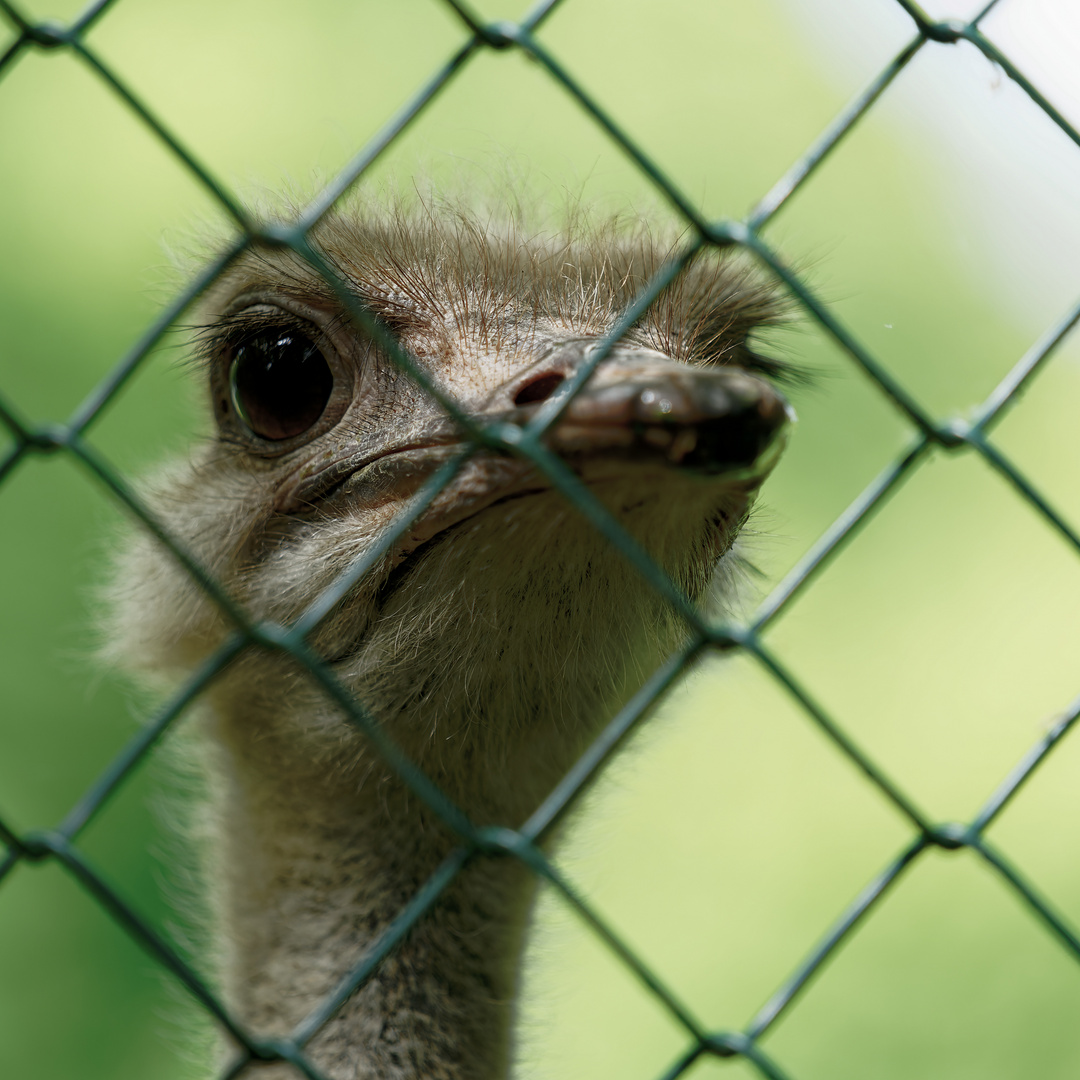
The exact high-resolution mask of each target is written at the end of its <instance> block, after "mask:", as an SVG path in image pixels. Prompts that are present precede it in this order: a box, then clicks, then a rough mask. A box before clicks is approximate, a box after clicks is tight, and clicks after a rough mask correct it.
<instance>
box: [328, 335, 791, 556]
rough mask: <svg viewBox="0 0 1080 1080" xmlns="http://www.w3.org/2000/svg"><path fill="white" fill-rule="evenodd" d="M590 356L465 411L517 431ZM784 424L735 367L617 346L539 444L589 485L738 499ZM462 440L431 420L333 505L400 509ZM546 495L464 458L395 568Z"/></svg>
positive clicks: (569, 353)
mask: <svg viewBox="0 0 1080 1080" xmlns="http://www.w3.org/2000/svg"><path fill="white" fill-rule="evenodd" d="M590 347H592V344H590V343H586V342H574V343H571V344H570V345H569V346H564V347H563V348H562V349H560V350H554V351H553V352H552V353H551V354H549V355H548V356H547V357H544V358H542V359H541V360H539V361H537V362H536V363H534V364H533V365H531V366H530V367H529V368H528V369H526V370H525V371H524V372H519V373H518V375H516V376H515V377H514V378H513V379H511V380H509V381H508V382H507V383H505V384H504V385H502V386H500V387H498V388H497V389H496V390H495V391H494V393H492V394H491V395H489V396H488V397H487V398H486V399H484V400H482V401H480V402H477V403H473V404H472V405H470V411H473V412H474V414H475V415H476V417H477V419H478V420H481V421H490V422H499V421H501V422H503V423H507V422H509V423H514V424H518V425H521V426H524V425H525V424H526V423H528V421H529V420H530V419H531V418H532V417H534V416H535V415H536V413H537V411H538V410H539V409H541V408H543V407H544V406H545V402H547V401H549V400H551V399H552V398H553V397H554V396H555V395H556V394H557V393H558V391H559V387H560V386H561V385H562V383H563V382H565V381H566V379H567V378H568V377H569V376H570V375H571V374H572V373H573V370H574V369H575V367H576V365H577V364H578V363H580V362H582V359H583V357H584V356H585V355H586V352H587V349H589V348H590ZM794 418H795V414H794V411H793V410H792V409H791V407H790V405H788V403H787V402H786V400H785V399H784V397H783V395H781V394H780V392H779V391H778V390H776V388H775V387H773V386H772V385H771V384H770V383H768V382H766V381H765V380H764V379H761V378H758V377H757V376H754V375H751V374H749V373H748V372H746V371H744V370H742V369H741V368H735V367H725V366H719V365H718V366H715V367H699V368H693V367H689V366H688V365H686V364H683V363H677V362H675V361H673V360H671V359H670V358H668V357H666V356H664V355H663V354H661V353H658V352H654V351H652V350H648V349H632V348H617V349H615V350H613V353H612V355H611V356H610V357H609V358H608V359H607V360H605V361H604V363H603V364H601V365H600V366H599V367H598V369H597V370H596V371H595V372H594V373H593V375H592V376H591V377H590V379H589V380H588V381H587V382H586V384H585V385H584V387H582V388H581V389H580V390H579V391H578V393H577V394H576V395H575V396H574V397H573V399H572V400H571V401H570V402H569V403H568V404H567V406H566V409H565V411H564V413H563V414H562V415H561V416H560V417H559V418H558V420H557V422H556V423H555V424H554V425H553V426H552V427H551V428H550V429H549V430H548V432H547V434H546V435H545V437H544V438H545V441H546V443H547V445H548V446H549V448H550V449H551V450H553V451H555V452H556V453H557V454H558V455H559V456H560V457H561V458H563V459H564V460H565V461H566V462H567V463H568V464H569V465H570V467H571V468H573V469H574V471H575V472H577V473H578V475H579V476H581V478H582V479H583V480H585V482H586V483H588V484H590V485H593V484H596V485H600V484H604V483H607V482H611V481H619V482H621V483H624V484H625V483H628V482H629V483H636V482H638V480H640V482H641V484H642V485H643V487H645V486H646V485H652V486H656V485H658V484H663V483H664V477H665V476H671V474H672V473H677V474H679V475H680V476H687V477H693V478H695V479H697V480H698V481H699V482H700V483H704V484H712V485H714V486H715V487H716V488H717V489H718V491H722V492H725V493H730V494H734V495H740V496H743V497H745V498H746V499H747V500H748V499H749V498H750V496H751V495H752V493H753V492H754V491H755V490H756V489H757V487H758V486H759V485H760V484H761V482H762V481H763V480H764V479H765V477H766V476H767V475H768V473H769V472H770V470H771V469H772V467H773V466H774V465H775V464H776V461H777V459H778V457H779V455H780V453H781V452H782V450H783V446H784V442H785V440H786V434H787V431H788V429H789V427H790V422H791V421H792V420H794ZM418 442H419V445H418ZM462 442H463V440H462V438H461V435H460V433H459V432H458V431H457V430H456V429H455V428H454V427H453V426H452V425H451V424H450V423H449V422H448V421H439V422H437V424H436V425H434V426H433V427H431V428H430V429H429V430H428V433H427V436H426V437H425V438H423V439H421V440H414V441H412V442H411V443H410V444H409V445H408V446H403V447H400V448H398V449H391V450H390V451H389V452H384V453H383V454H381V455H380V456H379V457H378V458H377V459H375V460H368V461H366V462H356V464H355V468H354V470H353V471H352V473H351V475H350V476H349V477H348V478H347V479H346V480H345V481H344V483H342V484H340V485H339V486H338V487H337V489H336V491H335V494H334V496H333V497H334V498H335V499H337V498H344V499H349V500H356V499H359V500H360V501H361V502H363V503H364V504H366V505H367V506H372V505H377V504H382V505H384V506H387V505H388V504H398V505H400V504H401V503H402V502H403V501H405V500H407V499H408V498H409V497H411V496H412V495H414V494H415V493H416V492H417V491H418V490H419V489H420V487H421V486H422V484H423V483H424V482H425V481H426V480H427V479H428V478H429V477H430V476H431V474H432V473H433V472H434V471H435V470H436V469H437V468H438V467H439V465H441V464H442V463H443V462H445V461H446V460H447V459H448V458H449V457H451V456H452V455H453V454H454V453H456V452H457V451H458V450H460V448H461V445H462ZM343 464H344V463H343ZM551 487H552V484H551V482H550V480H549V479H548V478H547V477H546V476H545V475H544V474H543V473H542V472H541V471H540V469H538V468H537V467H536V466H535V465H534V464H533V463H532V462H531V461H529V460H526V459H524V458H518V457H512V456H509V455H502V454H495V453H487V452H480V453H475V454H473V455H472V456H471V457H470V458H469V459H468V460H467V461H466V462H465V463H464V465H463V466H462V467H461V468H460V469H459V471H458V473H457V474H456V475H455V476H454V478H453V479H452V480H451V481H450V482H449V483H448V484H447V485H446V486H445V487H444V488H443V490H442V491H440V492H439V493H438V494H437V495H436V496H435V498H434V500H433V501H432V502H431V504H430V505H429V506H428V508H427V509H426V510H425V511H424V512H423V513H422V514H421V515H420V516H419V518H418V519H417V520H416V522H415V523H414V525H413V527H412V528H411V529H410V530H409V532H408V534H407V535H406V536H405V537H403V538H402V541H401V543H400V545H399V547H398V548H397V551H396V557H397V561H401V560H402V559H404V558H406V557H407V556H408V555H409V554H410V553H411V552H412V551H414V550H415V549H416V548H418V547H420V546H421V545H422V544H425V543H426V542H427V541H428V540H430V539H432V538H433V537H434V536H436V535H438V534H439V533H442V532H444V531H446V530H447V529H449V528H451V527H452V526H454V525H457V524H459V523H460V522H462V521H465V520H467V519H468V518H470V517H473V516H475V515H476V514H478V513H480V512H481V511H483V510H485V509H487V508H488V507H490V506H492V505H494V504H495V503H499V502H503V501H505V500H507V499H511V498H518V497H521V496H526V495H531V494H538V493H541V492H545V491H550V490H551Z"/></svg>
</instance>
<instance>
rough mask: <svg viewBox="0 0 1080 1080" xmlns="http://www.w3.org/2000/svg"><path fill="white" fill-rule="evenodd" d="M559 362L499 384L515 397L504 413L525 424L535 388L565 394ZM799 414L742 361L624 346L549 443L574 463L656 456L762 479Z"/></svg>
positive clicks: (708, 471) (533, 407) (572, 404)
mask: <svg viewBox="0 0 1080 1080" xmlns="http://www.w3.org/2000/svg"><path fill="white" fill-rule="evenodd" d="M553 359H556V358H549V359H547V360H546V361H541V362H540V363H539V364H537V365H533V367H532V368H530V369H529V371H527V372H526V373H525V374H524V375H522V376H519V377H518V378H517V379H515V380H514V381H513V383H511V384H510V385H509V386H508V387H506V388H505V389H504V388H500V390H499V391H497V395H498V396H505V397H507V398H510V400H511V401H512V402H514V403H515V407H514V408H513V409H507V410H506V411H505V412H502V410H499V411H500V412H502V418H503V419H504V420H511V421H514V422H517V423H524V422H526V421H527V420H529V419H530V418H531V417H532V416H533V415H535V413H536V411H537V410H538V409H541V408H544V407H545V404H544V402H543V401H538V399H537V395H536V392H535V391H534V390H533V388H534V387H537V386H540V387H543V388H545V389H546V388H550V389H549V390H548V396H549V397H553V396H555V395H557V394H558V393H559V385H560V384H561V382H562V381H563V379H565V378H567V377H568V376H569V375H570V374H571V372H566V373H565V374H564V373H563V372H562V371H560V370H559V368H558V367H557V366H556V364H553V363H552V360H553ZM556 363H557V361H556ZM523 398H524V399H525V403H524V404H521V402H522V399H523ZM491 404H495V403H494V402H492V403H490V404H489V409H490V405H491ZM552 404H553V405H557V401H556V402H553V403H552ZM485 411H487V410H485ZM794 419H795V412H794V410H793V409H792V408H791V406H790V405H789V404H788V403H787V401H786V400H785V399H784V397H783V395H782V394H781V393H780V392H779V391H778V390H777V389H776V388H775V387H774V386H772V384H770V383H768V382H766V381H765V380H764V379H760V378H758V377H757V376H754V375H751V374H749V373H748V372H746V371H743V370H742V369H741V368H735V367H722V366H716V367H696V368H695V367H689V366H687V365H686V364H681V363H676V362H674V361H672V360H670V359H669V358H667V357H666V356H663V355H662V354H660V353H657V352H653V351H652V350H641V349H626V348H617V349H615V350H614V351H613V353H612V355H611V356H610V357H609V358H608V359H607V360H605V361H604V363H603V364H601V365H600V366H599V368H598V369H597V370H596V372H594V374H593V375H592V377H591V378H590V379H589V380H588V382H586V383H585V385H584V386H583V387H582V388H581V389H580V390H579V391H578V393H577V394H576V395H575V396H574V397H573V398H572V399H571V400H570V401H569V402H568V403H567V405H566V406H565V408H564V409H563V411H562V413H561V415H560V416H559V417H558V419H557V421H556V422H555V423H554V424H553V425H552V426H551V427H550V428H549V429H548V432H547V435H546V442H547V444H548V445H549V446H550V448H551V449H552V450H554V451H555V452H556V453H558V454H560V455H561V456H563V457H566V458H568V459H569V460H571V461H572V462H573V461H575V460H576V459H580V458H587V457H595V456H601V457H616V458H620V459H627V460H629V459H633V460H640V461H649V460H651V461H655V462H657V463H664V464H666V465H668V466H669V467H675V468H679V469H686V470H689V471H692V472H695V473H699V474H701V475H704V476H716V477H719V476H725V477H731V478H732V479H736V478H739V479H752V478H755V477H756V478H758V479H761V478H763V477H764V476H766V475H767V474H768V472H769V470H770V469H771V468H772V466H773V465H774V464H775V463H776V459H777V458H778V457H779V455H780V452H781V451H782V449H783V446H784V441H785V436H786V432H787V430H788V427H789V424H790V422H791V421H793V420H794Z"/></svg>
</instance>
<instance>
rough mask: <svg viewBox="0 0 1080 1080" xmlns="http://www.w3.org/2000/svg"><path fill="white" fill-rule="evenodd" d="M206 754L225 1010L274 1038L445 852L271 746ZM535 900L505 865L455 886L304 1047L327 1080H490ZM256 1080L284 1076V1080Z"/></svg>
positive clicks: (416, 822)
mask: <svg viewBox="0 0 1080 1080" xmlns="http://www.w3.org/2000/svg"><path fill="white" fill-rule="evenodd" d="M222 751H223V752H222V753H220V755H219V759H218V768H217V769H216V770H215V771H216V772H217V774H218V778H219V780H218V794H217V801H218V807H217V810H218V813H217V814H216V815H215V816H216V818H217V820H218V821H219V822H220V826H221V831H220V841H219V845H218V848H217V857H218V865H217V867H216V868H215V877H216V878H217V879H218V880H219V881H220V882H221V883H222V890H221V895H220V897H219V902H220V908H221V910H220V915H221V920H222V922H223V924H224V929H225V931H226V934H225V940H226V942H227V948H228V949H229V950H231V955H229V956H228V958H227V960H226V971H225V983H226V993H227V996H228V999H229V1003H230V1005H231V1007H232V1008H233V1009H235V1010H236V1013H237V1015H238V1016H239V1017H240V1019H241V1021H242V1022H243V1023H244V1024H245V1025H247V1027H248V1028H249V1029H250V1030H251V1031H252V1032H253V1033H255V1034H257V1035H259V1036H262V1037H268V1036H275V1035H276V1036H280V1035H284V1034H287V1033H288V1032H290V1031H291V1030H292V1029H293V1028H294V1027H295V1026H296V1025H297V1024H299V1023H300V1022H302V1021H303V1020H304V1019H305V1018H306V1017H307V1016H308V1014H309V1013H310V1012H311V1011H312V1010H313V1009H315V1008H316V1007H318V1006H319V1005H321V1004H322V1002H323V1001H324V1000H325V999H326V997H327V995H329V994H331V993H332V992H333V991H334V990H335V988H337V987H338V986H339V985H340V984H341V981H342V980H343V979H345V978H346V977H347V976H348V975H349V974H350V972H352V971H353V969H354V968H355V967H356V965H357V964H358V963H359V962H360V961H361V960H362V959H363V958H364V956H365V954H366V953H367V952H368V951H369V949H370V948H371V946H372V945H373V944H374V943H375V942H377V941H378V940H379V938H380V936H381V935H382V934H383V932H384V931H386V930H387V928H388V927H389V926H390V924H391V922H392V921H393V920H394V919H395V918H396V917H397V916H398V915H399V914H400V912H401V910H402V908H403V907H404V906H405V905H406V904H407V903H408V902H409V900H410V899H412V897H413V896H414V895H415V894H416V892H417V890H418V889H419V888H420V887H421V886H422V885H423V883H424V882H425V881H426V880H427V879H428V877H429V876H430V875H431V874H432V873H433V872H434V870H435V869H436V868H437V867H438V866H439V864H440V863H441V861H442V860H443V859H444V858H445V857H446V855H447V854H448V853H449V852H450V851H451V850H452V848H453V847H454V846H455V839H454V837H453V836H452V835H451V834H450V833H449V832H448V830H447V829H446V828H445V827H444V826H442V825H441V824H440V823H439V822H438V821H437V820H436V819H435V817H434V815H433V814H431V813H430V812H429V811H427V810H426V809H425V808H424V807H423V806H422V804H420V803H419V801H418V800H417V799H416V798H415V796H413V795H411V794H410V793H409V792H408V791H407V790H405V789H404V787H403V786H402V785H401V784H400V782H399V781H397V780H396V779H394V778H392V777H390V776H387V775H385V773H384V772H383V771H382V770H377V771H376V770H372V771H369V773H368V775H367V776H366V777H365V779H364V781H363V782H362V783H359V784H358V783H357V780H356V778H355V775H352V774H350V776H349V777H345V776H339V775H334V774H331V775H329V776H328V775H327V772H328V771H329V770H327V769H325V768H323V769H321V770H320V769H319V767H318V766H317V765H316V764H315V763H313V762H305V761H303V760H298V759H297V758H296V757H295V756H294V757H292V758H291V759H289V758H286V757H284V756H283V755H281V754H279V753H277V752H276V749H275V748H274V747H273V739H272V737H271V738H268V739H264V740H260V741H259V742H258V743H256V744H255V749H254V750H253V749H252V746H251V745H250V744H249V745H248V746H245V747H244V748H243V749H242V751H238V750H237V749H236V748H235V747H234V746H230V745H229V741H225V743H224V746H223V747H222ZM534 891H535V884H534V881H533V878H532V876H531V875H530V874H529V873H528V872H527V871H525V870H524V869H523V868H522V867H521V866H520V865H519V864H518V863H517V862H516V861H515V860H510V859H492V858H483V859H478V860H474V861H473V862H472V863H470V864H469V865H467V866H466V868H465V869H464V870H463V871H461V872H460V873H459V874H458V876H457V877H456V878H455V879H454V881H453V882H452V883H451V884H450V885H449V886H448V887H447V889H446V890H445V891H444V892H443V893H442V894H441V896H440V898H439V899H438V901H437V902H436V903H435V905H434V907H433V908H432V909H430V910H429V911H428V912H427V913H426V915H425V916H424V917H423V918H422V919H421V920H420V921H419V922H418V923H417V924H416V925H415V926H414V927H413V928H412V930H411V931H410V932H409V933H408V935H407V936H406V937H405V939H404V940H403V942H401V943H400V944H399V945H398V946H397V947H396V948H395V949H394V951H393V952H392V953H391V954H390V956H389V958H388V959H387V960H385V961H384V962H383V963H382V964H381V965H380V966H379V967H378V969H377V970H376V972H375V974H374V975H373V976H372V977H371V978H370V979H369V980H368V981H367V982H366V983H365V984H364V985H363V986H362V987H361V988H360V989H359V990H358V991H357V992H356V993H354V994H353V996H352V997H351V998H350V999H349V1001H348V1002H347V1003H346V1004H345V1006H344V1007H343V1008H342V1009H341V1010H340V1011H339V1012H338V1014H337V1015H336V1016H335V1017H334V1018H333V1019H332V1020H331V1021H330V1022H329V1023H328V1024H327V1025H326V1026H325V1027H324V1028H323V1029H322V1031H321V1032H320V1033H319V1035H317V1036H316V1038H315V1039H314V1040H313V1041H312V1042H311V1043H310V1044H309V1049H310V1052H311V1055H312V1058H313V1060H314V1061H315V1062H316V1063H317V1064H318V1066H319V1067H320V1068H321V1069H322V1070H323V1071H324V1073H325V1074H326V1075H327V1076H329V1077H332V1078H333V1080H368V1078H372V1080H373V1078H375V1077H379V1078H385V1080H414V1078H415V1080H420V1078H424V1080H498V1078H503V1077H505V1076H506V1074H507V1072H508V1070H509V1062H510V1029H511V1023H512V1019H513V1015H512V1014H513V1008H512V1003H513V1000H514V997H515V992H516V980H517V969H518V966H519V960H520V954H521V950H522V947H523V941H524V930H525V924H526V921H527V918H528V912H529V907H530V904H531V901H532V897H533V894H534ZM277 1069H278V1070H280V1072H279V1071H276V1070H275V1069H273V1068H272V1069H270V1070H269V1071H268V1072H267V1076H268V1078H269V1077H274V1080H278V1077H279V1075H280V1078H281V1080H284V1078H285V1077H286V1076H288V1077H290V1078H291V1077H292V1076H293V1072H292V1070H291V1069H290V1068H288V1067H285V1066H279V1067H277Z"/></svg>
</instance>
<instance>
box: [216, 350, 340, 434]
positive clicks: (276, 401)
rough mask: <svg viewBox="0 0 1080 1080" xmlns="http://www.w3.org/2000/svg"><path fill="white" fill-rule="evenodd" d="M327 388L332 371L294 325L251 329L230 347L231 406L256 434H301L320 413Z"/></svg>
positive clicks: (326, 395) (329, 386)
mask: <svg viewBox="0 0 1080 1080" xmlns="http://www.w3.org/2000/svg"><path fill="white" fill-rule="evenodd" d="M333 389H334V376H333V373H332V372H331V371H330V366H329V364H327V362H326V357H324V356H323V354H322V350H321V349H320V348H319V346H318V345H316V344H315V342H313V341H312V340H311V338H309V337H307V336H306V335H305V334H303V333H300V332H298V331H296V330H268V331H266V332H265V333H260V334H256V335H254V336H253V337H249V338H247V339H246V340H245V341H243V342H242V343H241V344H240V345H238V346H237V347H236V349H235V351H234V352H233V359H232V364H231V365H230V367H229V392H230V394H231V395H232V403H233V408H234V409H236V414H237V415H238V416H239V417H240V419H241V420H242V421H243V422H244V423H245V424H246V425H247V426H248V427H249V428H250V429H251V430H252V431H253V432H254V433H255V434H256V435H258V436H259V437H260V438H263V439H271V440H274V441H280V440H282V439H291V438H293V437H294V436H296V435H302V434H303V433H304V432H305V431H307V430H308V429H309V428H310V427H312V426H313V425H314V424H315V423H316V421H317V420H318V419H319V417H320V416H322V414H323V410H324V409H325V408H326V403H327V402H328V401H329V400H330V393H331V391H332V390H333Z"/></svg>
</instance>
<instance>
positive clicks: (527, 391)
mask: <svg viewBox="0 0 1080 1080" xmlns="http://www.w3.org/2000/svg"><path fill="white" fill-rule="evenodd" d="M565 381H566V376H565V375H560V374H559V373H558V372H557V371H549V372H548V373H547V374H546V375H540V376H538V377H537V378H535V379H533V380H532V382H527V383H526V384H525V385H524V386H523V387H522V388H521V389H520V390H519V391H518V392H517V393H516V394H515V395H514V404H515V405H532V404H533V403H534V402H537V401H547V399H548V398H549V397H551V395H552V394H554V393H555V391H556V390H557V389H558V388H559V387H560V386H561V385H562V384H563V383H564V382H565Z"/></svg>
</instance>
